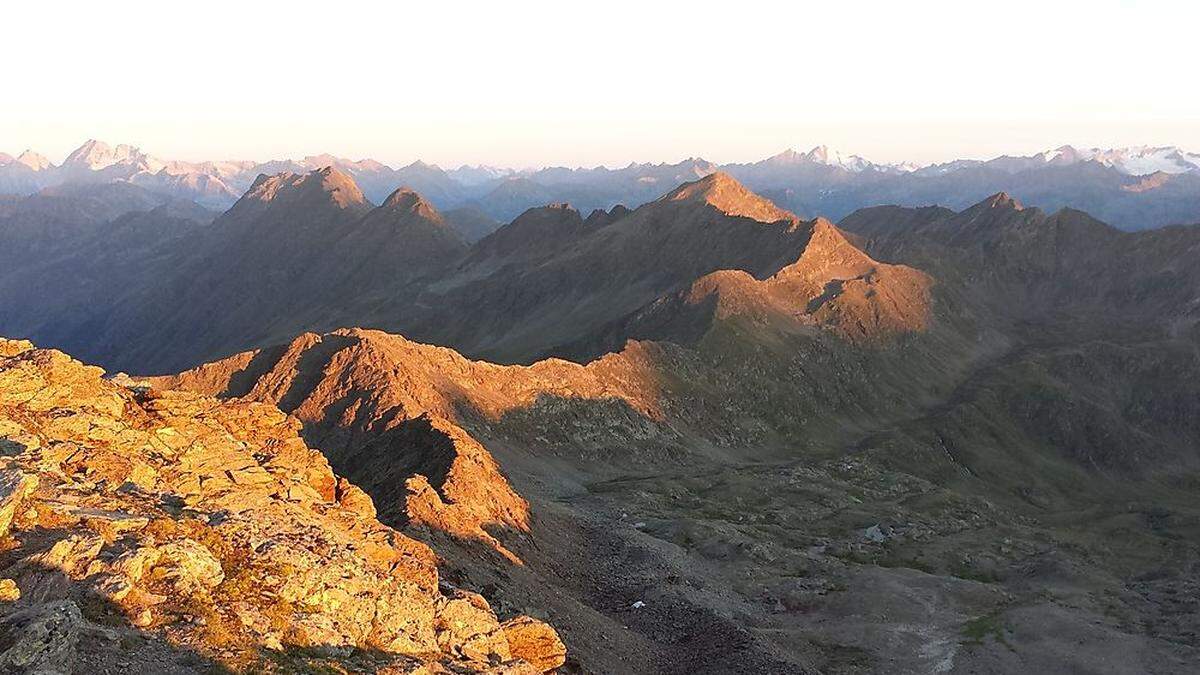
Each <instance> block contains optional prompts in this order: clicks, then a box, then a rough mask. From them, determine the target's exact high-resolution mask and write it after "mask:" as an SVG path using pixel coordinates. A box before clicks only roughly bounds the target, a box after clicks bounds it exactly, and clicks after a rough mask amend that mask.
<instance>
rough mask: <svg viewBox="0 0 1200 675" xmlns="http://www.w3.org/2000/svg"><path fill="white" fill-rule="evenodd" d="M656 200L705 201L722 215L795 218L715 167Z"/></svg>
mask: <svg viewBox="0 0 1200 675" xmlns="http://www.w3.org/2000/svg"><path fill="white" fill-rule="evenodd" d="M659 202H693V203H705V204H708V205H709V206H712V207H713V208H715V209H717V210H719V211H721V212H722V213H724V214H725V215H729V216H740V217H743V218H750V219H753V220H757V221H759V222H763V223H775V222H779V221H782V220H787V221H791V222H793V223H798V222H799V219H798V218H797V217H796V216H795V215H794V214H792V213H790V212H788V211H784V210H783V209H781V208H779V207H778V206H775V204H773V203H772V202H771V201H770V200H768V199H766V198H764V197H761V196H759V195H757V194H755V193H754V192H751V191H750V189H749V188H747V187H746V186H745V185H742V184H741V183H739V182H738V181H737V179H736V178H734V177H733V176H730V175H729V174H727V173H725V172H724V171H716V172H714V173H711V174H709V175H707V176H705V177H703V178H701V179H699V180H695V181H692V182H690V183H684V184H683V185H680V186H679V187H677V188H675V189H674V190H672V191H671V192H669V193H667V194H666V195H664V196H663V197H662V198H661V199H659Z"/></svg>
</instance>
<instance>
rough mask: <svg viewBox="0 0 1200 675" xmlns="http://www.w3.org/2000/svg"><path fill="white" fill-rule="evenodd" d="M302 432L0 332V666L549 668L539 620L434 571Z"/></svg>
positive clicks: (273, 413) (550, 657) (289, 421)
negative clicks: (110, 377) (510, 613)
mask: <svg viewBox="0 0 1200 675" xmlns="http://www.w3.org/2000/svg"><path fill="white" fill-rule="evenodd" d="M298 430H299V423H298V422H297V421H296V420H294V419H293V418H290V417H288V416H286V415H284V414H283V413H281V412H280V411H279V410H278V409H277V408H275V407H273V406H270V405H265V404H260V403H245V402H231V403H221V402H218V401H216V400H214V399H211V398H208V397H205V396H201V395H197V394H191V393H181V392H159V391H155V390H151V389H148V388H138V387H134V388H126V387H122V386H118V385H116V384H114V383H112V382H108V381H105V380H104V379H102V371H101V370H100V369H99V368H95V367H90V366H86V365H83V364H81V363H79V362H77V361H74V360H72V359H71V358H70V357H68V356H66V355H65V354H62V353H60V352H56V351H52V350H40V349H35V348H33V347H32V345H29V344H28V343H20V342H15V341H3V340H0V439H3V441H0V442H2V443H3V447H2V448H0V450H2V452H3V456H2V457H0V535H3V537H4V542H3V545H2V547H0V548H2V549H3V551H2V553H0V577H3V578H5V579H11V584H9V583H8V582H0V590H2V591H3V593H2V594H0V595H2V596H3V597H2V598H0V600H3V602H0V633H2V635H0V647H2V648H3V651H2V652H0V669H4V668H7V669H9V670H15V671H17V672H23V671H38V670H41V671H48V672H72V671H75V670H78V669H79V668H80V667H81V666H82V664H83V663H88V664H89V665H91V664H105V663H113V664H117V665H118V666H119V664H120V663H125V664H127V665H130V666H137V665H139V664H141V665H146V666H147V667H151V668H154V669H156V670H157V671H159V672H176V671H178V672H188V671H192V670H203V669H205V668H207V667H210V666H212V665H215V664H220V665H223V666H225V667H228V668H232V669H234V670H267V671H272V670H274V671H291V670H294V669H300V668H306V667H315V666H316V665H317V664H321V665H322V666H325V667H327V666H330V665H332V664H337V665H339V666H341V667H351V666H352V667H353V668H358V669H367V670H376V671H380V670H388V671H389V672H439V671H440V670H441V669H445V668H450V669H452V670H453V671H454V672H459V671H467V672H484V671H486V672H511V673H517V672H541V671H546V670H551V669H553V668H556V667H557V666H559V665H561V664H562V663H563V660H564V654H563V649H562V643H561V642H559V641H558V638H557V635H556V634H555V633H554V630H553V629H552V628H550V627H549V626H547V625H546V624H544V623H541V622H538V621H535V620H533V619H529V618H528V617H516V618H513V619H510V620H509V621H508V622H505V623H501V621H500V620H499V619H498V618H497V617H496V615H495V613H494V612H493V611H492V609H491V608H490V606H489V605H488V603H487V601H486V600H485V599H484V598H483V597H482V596H478V595H476V594H473V593H469V592H468V591H465V590H460V589H455V588H452V587H450V586H448V585H446V584H444V582H443V583H441V584H440V585H439V579H438V572H437V567H436V557H435V555H434V553H433V551H432V550H430V549H429V548H428V547H427V546H425V545H424V544H421V543H419V542H417V541H415V540H412V539H410V538H408V537H406V536H404V535H402V534H400V533H398V532H396V531H395V530H392V529H390V528H388V527H386V526H384V525H382V524H380V523H379V522H378V521H377V520H375V509H374V505H373V504H372V503H371V500H370V498H369V497H368V496H367V495H366V494H364V493H363V492H362V491H361V490H358V489H357V488H356V487H354V486H353V485H351V484H349V483H348V482H346V481H345V480H340V479H338V478H337V477H336V476H335V475H334V474H333V472H332V471H331V470H330V468H329V465H328V463H327V462H326V460H325V459H324V457H323V456H322V455H321V454H320V453H319V452H317V451H316V450H314V449H312V448H309V447H308V446H307V445H306V444H305V443H304V441H303V440H301V439H300V437H299V436H298V435H297V431H298ZM135 638H136V639H135ZM85 645H86V646H85ZM164 659H173V660H172V661H170V663H176V664H179V667H178V668H175V667H173V666H171V667H169V665H168V663H167V662H165V661H164ZM431 668H432V669H433V670H429V669H431ZM422 669H424V670H422ZM6 672H7V671H6Z"/></svg>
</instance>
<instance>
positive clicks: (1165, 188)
mask: <svg viewBox="0 0 1200 675" xmlns="http://www.w3.org/2000/svg"><path fill="white" fill-rule="evenodd" d="M326 167H335V168H337V169H338V170H340V171H341V172H343V173H345V174H347V175H349V176H351V177H353V178H354V181H355V183H356V184H357V185H358V186H359V188H360V189H361V190H362V192H363V195H364V196H365V197H366V198H367V200H369V201H371V202H372V203H376V204H379V203H382V202H383V201H384V200H385V199H386V198H387V197H388V195H390V194H391V193H392V192H393V191H394V190H396V189H397V188H399V187H408V188H411V189H413V190H415V191H417V192H419V193H420V194H421V195H423V196H424V198H425V199H427V200H429V202H430V203H431V204H432V205H433V206H435V207H436V208H438V209H441V210H443V211H446V210H451V209H458V208H461V207H469V208H470V209H472V210H473V211H474V212H478V213H482V214H484V215H485V216H486V217H488V218H491V219H494V220H497V221H502V222H507V221H509V220H512V219H513V218H515V217H517V216H518V215H520V214H521V213H522V212H523V211H525V210H526V209H529V208H533V207H537V206H541V205H544V204H547V203H556V202H565V203H570V204H571V205H572V206H574V207H575V208H577V209H579V210H581V211H582V212H585V213H586V212H589V211H592V210H594V209H603V210H608V209H610V208H612V207H613V206H615V205H617V204H622V205H625V206H628V207H637V206H639V205H641V204H644V203H647V202H649V201H652V200H653V199H655V198H656V197H657V196H658V195H660V194H662V193H663V192H665V191H666V190H669V189H670V188H671V187H673V186H675V185H678V184H680V183H683V182H686V181H691V180H696V179H697V178H702V177H704V176H707V175H709V174H711V173H713V172H715V171H718V170H719V171H724V172H726V173H728V174H729V175H731V176H733V177H734V178H736V179H738V180H739V181H741V182H742V183H744V184H746V186H747V187H749V188H750V189H752V190H755V191H757V192H760V193H762V194H764V195H766V196H767V197H769V198H771V199H772V200H774V201H776V202H777V203H779V204H780V205H781V206H783V207H785V208H788V209H789V210H792V211H795V212H796V213H800V214H804V215H805V216H809V217H815V216H824V217H828V218H832V219H835V220H836V219H838V218H841V217H844V216H845V215H847V214H849V213H850V212H852V211H854V210H856V209H859V208H863V207H867V206H874V205H877V204H896V205H901V206H924V205H931V204H939V205H943V206H948V207H951V208H964V207H966V206H969V205H970V204H973V203H975V202H977V201H979V200H980V199H983V198H984V197H986V196H987V195H990V194H994V193H996V192H1000V191H1005V192H1009V193H1011V194H1014V195H1016V196H1017V197H1019V198H1021V199H1024V200H1026V201H1030V202H1036V203H1038V204H1042V205H1045V206H1047V207H1049V208H1059V207H1063V206H1069V207H1072V208H1078V209H1081V210H1085V211H1088V212H1090V213H1094V214H1095V215H1096V216H1098V217H1100V218H1103V219H1104V220H1105V221H1107V222H1111V223H1113V224H1114V225H1115V226H1116V227H1118V228H1120V229H1125V230H1139V229H1148V228H1154V227H1161V226H1163V225H1168V224H1175V223H1193V222H1200V154H1196V153H1192V152H1188V151H1185V150H1182V149H1180V148H1177V147H1171V146H1167V147H1149V146H1137V147H1127V148H1107V149H1105V148H1086V149H1083V148H1075V147H1072V146H1069V145H1064V146H1061V147H1058V148H1055V149H1053V150H1047V151H1044V152H1040V153H1037V154H1034V155H1024V156H1010V155H1004V156H1000V157H996V158H993V159H990V160H974V159H960V160H955V161H952V162H946V163H941V164H934V165H930V166H924V167H918V166H916V165H914V164H911V163H898V164H881V163H876V162H872V161H870V160H868V159H865V158H863V157H861V156H859V155H855V154H851V153H848V152H844V151H840V150H837V149H832V148H829V147H827V146H817V147H815V148H813V149H811V150H809V151H807V152H798V151H796V150H791V149H789V150H785V151H783V152H781V153H779V154H776V155H774V156H772V157H768V158H766V159H764V160H761V161H758V162H751V163H743V164H727V165H717V164H714V163H712V162H709V161H707V160H704V159H700V158H688V159H686V160H683V161H682V162H678V163H674V164H671V163H661V164H651V163H641V164H639V163H631V164H629V165H628V166H625V167H622V168H619V169H609V168H607V167H594V168H568V167H547V168H543V169H538V170H524V171H517V170H513V169H505V168H497V167H490V166H461V167H459V168H457V169H452V170H449V171H446V170H443V169H442V168H440V167H438V166H436V165H433V164H427V163H425V162H421V161H417V162H413V163H411V164H409V165H407V166H403V167H400V168H393V167H390V166H388V165H386V164H383V163H381V162H378V161H375V160H372V159H361V160H349V159H345V158H341V157H336V156H334V155H329V154H321V155H310V156H308V157H304V158H302V159H298V160H272V161H267V162H253V161H206V162H184V161H173V160H164V159H160V158H157V157H154V156H152V155H150V154H148V153H146V152H144V151H142V150H141V149H139V148H137V147H134V146H130V145H117V146H109V145H107V144H105V143H103V142H101V141H97V140H89V141H87V142H86V143H84V144H83V145H81V146H80V147H79V148H78V149H76V150H75V151H74V152H72V153H71V154H70V155H68V157H67V158H66V159H65V160H64V161H63V163H62V165H60V166H56V165H54V164H53V163H51V162H50V161H49V160H47V159H46V158H45V157H42V156H41V155H38V154H36V153H34V152H32V151H26V152H25V153H22V154H21V155H20V156H18V157H12V156H10V155H5V154H0V194H17V195H27V194H32V193H34V192H37V191H38V190H40V189H42V188H45V187H48V186H53V185H60V184H63V183H97V182H113V181H123V182H130V183H133V184H135V185H139V186H141V187H144V188H146V189H148V190H152V191H155V192H159V193H162V194H164V195H167V196H171V197H175V198H185V199H192V200H195V201H196V202H198V203H200V204H203V205H205V206H207V207H209V208H216V209H225V208H228V207H229V206H231V205H232V204H233V203H234V202H235V201H237V199H238V198H239V197H240V196H241V195H242V193H244V192H245V191H246V190H247V189H249V187H250V186H251V185H252V184H253V183H254V181H255V180H256V179H257V177H258V176H259V175H263V174H265V175H272V174H276V173H280V172H293V173H305V172H308V171H313V170H317V169H322V168H326ZM480 231H481V232H482V230H480Z"/></svg>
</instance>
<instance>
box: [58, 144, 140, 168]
mask: <svg viewBox="0 0 1200 675" xmlns="http://www.w3.org/2000/svg"><path fill="white" fill-rule="evenodd" d="M148 159H149V157H148V156H147V155H146V153H144V152H142V151H141V149H140V148H138V147H135V146H132V145H127V144H124V143H122V144H120V145H118V146H116V147H113V146H110V145H109V144H107V143H105V142H104V141H99V140H96V139H94V138H89V139H88V140H87V141H85V142H84V143H83V145H81V146H79V147H78V148H76V149H75V150H74V151H73V152H72V153H71V154H70V155H67V158H66V160H64V161H63V164H64V165H81V166H86V167H87V168H89V169H92V170H98V169H103V168H105V167H108V166H112V165H114V164H122V163H130V162H138V161H146V160H148Z"/></svg>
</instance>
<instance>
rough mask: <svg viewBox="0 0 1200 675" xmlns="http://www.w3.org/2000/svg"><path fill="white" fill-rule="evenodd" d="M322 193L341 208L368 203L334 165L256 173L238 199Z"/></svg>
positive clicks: (280, 197) (348, 178)
mask: <svg viewBox="0 0 1200 675" xmlns="http://www.w3.org/2000/svg"><path fill="white" fill-rule="evenodd" d="M316 193H324V194H327V195H328V199H329V200H330V201H331V202H332V203H333V204H335V205H337V206H338V207H340V208H351V207H356V206H363V205H366V204H367V198H366V197H364V196H363V193H362V190H360V189H359V187H358V184H357V183H355V182H354V178H352V177H351V176H350V175H349V174H347V173H346V172H344V171H342V170H341V169H338V168H337V167H333V166H326V167H322V168H320V169H314V170H312V171H310V172H308V173H292V172H290V171H285V172H283V173H277V174H274V175H271V176H268V175H266V174H259V175H258V178H256V179H255V180H254V184H253V185H251V186H250V189H249V190H247V191H246V194H244V195H243V196H242V199H241V200H239V201H245V200H249V201H253V202H262V203H267V202H275V201H279V200H280V199H300V198H302V197H301V195H309V194H316Z"/></svg>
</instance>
